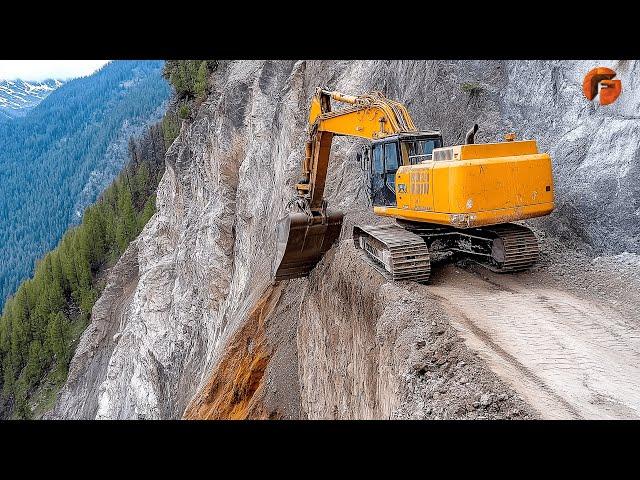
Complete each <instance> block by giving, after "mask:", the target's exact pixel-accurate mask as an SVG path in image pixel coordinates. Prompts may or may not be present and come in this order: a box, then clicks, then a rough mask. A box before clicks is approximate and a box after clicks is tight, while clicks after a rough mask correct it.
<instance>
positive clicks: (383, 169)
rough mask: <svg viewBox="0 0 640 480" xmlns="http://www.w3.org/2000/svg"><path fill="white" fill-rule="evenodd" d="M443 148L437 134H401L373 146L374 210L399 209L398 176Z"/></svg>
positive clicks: (370, 171) (372, 195)
mask: <svg viewBox="0 0 640 480" xmlns="http://www.w3.org/2000/svg"><path fill="white" fill-rule="evenodd" d="M440 147H442V136H441V135H440V133H438V132H419V133H414V132H411V133H400V134H398V135H392V136H390V137H385V138H383V139H381V140H378V141H374V142H372V143H371V153H370V154H369V155H370V161H369V162H367V163H368V167H369V168H368V170H369V176H370V180H371V199H372V202H373V205H374V206H380V207H390V206H395V205H396V185H395V180H396V172H397V171H398V168H400V166H402V165H415V164H417V163H420V162H423V161H427V160H431V158H432V155H433V149H434V148H440Z"/></svg>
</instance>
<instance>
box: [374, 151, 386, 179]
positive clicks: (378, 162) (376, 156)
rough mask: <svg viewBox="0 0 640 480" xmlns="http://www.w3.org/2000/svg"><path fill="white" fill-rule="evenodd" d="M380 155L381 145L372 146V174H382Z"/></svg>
mask: <svg viewBox="0 0 640 480" xmlns="http://www.w3.org/2000/svg"><path fill="white" fill-rule="evenodd" d="M382 153H383V152H382V145H374V146H373V173H377V174H381V173H384V160H383V157H382Z"/></svg>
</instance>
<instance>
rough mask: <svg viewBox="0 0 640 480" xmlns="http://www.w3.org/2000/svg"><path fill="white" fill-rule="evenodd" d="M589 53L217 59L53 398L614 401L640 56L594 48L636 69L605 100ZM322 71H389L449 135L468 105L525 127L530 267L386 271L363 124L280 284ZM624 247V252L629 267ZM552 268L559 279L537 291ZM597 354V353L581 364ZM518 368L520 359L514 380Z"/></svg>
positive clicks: (633, 193) (467, 117) (392, 83)
mask: <svg viewBox="0 0 640 480" xmlns="http://www.w3.org/2000/svg"><path fill="white" fill-rule="evenodd" d="M594 64H597V63H596V62H587V61H576V62H573V61H571V62H568V61H562V62H561V61H544V62H543V61H541V62H519V61H491V62H487V61H482V62H481V61H455V62H454V61H452V62H448V61H336V62H332V61H299V62H294V61H233V62H220V64H219V66H218V68H217V69H216V71H215V72H214V73H213V74H212V75H211V76H210V78H209V84H210V86H211V93H210V94H209V95H208V97H207V99H206V100H205V101H204V102H203V103H202V104H201V105H200V106H199V108H197V109H196V110H195V111H194V112H193V114H192V115H191V117H192V118H190V120H189V121H185V122H184V123H183V126H182V129H181V131H180V135H179V136H178V138H177V139H176V141H175V142H174V143H173V145H172V146H171V147H170V149H169V150H168V152H167V156H166V163H167V166H166V170H165V173H164V176H163V178H162V180H161V182H160V185H159V188H158V197H157V206H158V210H157V213H156V215H155V216H154V217H153V218H152V219H151V220H150V221H149V223H148V224H147V225H146V227H145V228H144V230H143V231H142V233H141V235H140V236H139V237H138V239H137V240H135V241H134V242H132V244H131V246H130V247H129V250H128V251H127V252H126V253H125V255H124V256H123V258H122V259H121V261H120V264H119V266H118V267H116V271H117V272H118V274H117V277H114V278H113V279H112V280H111V282H110V283H109V285H108V286H107V288H106V289H105V295H104V296H103V298H102V299H101V300H100V301H99V302H98V303H97V304H96V307H95V308H94V310H93V312H92V325H91V327H89V330H87V334H85V335H84V336H83V337H82V340H81V347H79V348H78V351H77V353H76V355H75V357H74V358H73V360H72V361H71V365H70V374H69V379H68V381H67V383H66V385H65V386H64V387H63V390H62V393H61V395H60V397H59V398H58V401H57V403H56V406H55V408H54V410H53V412H52V414H51V416H53V417H56V418H180V417H183V416H185V417H187V418H220V417H225V416H226V417H227V418H229V417H233V418H238V417H243V416H248V417H252V416H255V417H261V418H262V417H272V416H276V417H284V418H292V417H308V418H389V417H400V418H488V417H489V418H522V417H535V416H538V415H540V416H544V415H545V413H547V412H544V411H543V410H542V409H540V410H541V411H536V408H534V407H532V406H531V405H532V404H534V403H535V402H534V400H535V396H536V395H537V396H540V395H542V394H544V396H546V397H547V398H551V399H552V400H554V402H555V404H558V405H561V406H567V405H568V406H569V407H570V408H568V409H567V411H571V412H574V414H575V416H600V417H603V416H605V415H606V414H607V412H608V411H609V412H610V413H612V414H614V415H616V416H620V415H621V412H625V408H624V407H625V405H624V404H623V403H624V402H622V403H621V404H620V405H619V406H618V408H617V409H613V410H609V409H610V408H611V404H612V403H614V402H616V401H619V400H620V399H622V400H624V401H625V402H628V399H630V398H631V399H635V398H636V395H635V394H634V395H630V394H628V392H627V391H626V389H628V386H629V384H630V383H632V384H633V385H634V386H635V391H636V392H637V391H640V390H639V389H638V381H637V379H631V381H629V379H628V378H627V374H628V372H627V371H621V370H616V369H614V368H611V367H613V366H615V365H616V362H617V360H616V357H618V358H620V357H622V355H617V356H616V355H611V356H610V357H607V356H606V355H603V354H602V350H603V349H605V348H607V347H608V346H609V345H611V346H612V348H615V349H616V350H617V349H619V348H620V344H621V342H620V341H616V342H615V343H614V342H612V340H615V338H614V337H615V336H616V335H620V332H625V334H624V336H625V337H628V338H629V339H630V341H629V342H628V344H630V345H631V346H632V347H633V348H636V349H637V348H638V347H637V341H636V339H637V338H639V337H640V335H639V334H638V329H639V328H640V326H639V325H638V321H637V311H638V307H639V304H640V299H639V298H638V295H637V291H638V289H639V288H640V279H639V278H638V274H637V264H632V263H633V262H632V259H633V258H634V257H635V256H634V254H633V253H627V254H626V255H622V252H624V251H625V250H626V251H628V252H634V253H635V254H637V253H640V250H638V249H639V248H640V247H639V243H638V235H640V222H638V214H637V213H636V212H637V211H639V210H638V209H639V208H640V205H639V204H638V199H640V190H639V186H638V183H637V181H636V179H637V177H638V174H639V173H640V162H639V159H640V155H639V154H638V152H639V147H638V144H637V142H634V141H633V140H632V139H634V138H635V137H637V135H636V130H637V128H638V127H637V120H636V119H635V112H636V111H637V109H638V106H639V105H640V97H638V96H637V95H633V92H635V91H638V90H637V88H634V87H635V86H637V75H636V73H637V72H638V70H639V69H640V63H638V62H630V63H629V64H628V65H627V68H626V69H623V68H620V65H618V64H617V63H616V62H607V63H605V65H611V66H613V67H614V68H616V70H617V71H618V72H619V73H620V75H621V78H622V81H623V83H624V84H625V85H628V88H627V90H625V92H628V93H627V94H625V93H623V95H625V96H624V97H621V99H620V100H619V101H618V102H616V103H615V104H614V105H611V106H608V107H602V106H600V105H597V104H593V103H590V102H587V101H586V100H585V99H584V97H583V95H582V93H581V80H582V77H583V75H584V74H585V73H586V72H587V71H588V70H589V69H590V68H592V67H593V66H594ZM467 83H473V84H474V85H477V88H473V89H471V90H470V89H465V88H464V86H465V84H467ZM317 86H326V87H328V88H330V89H337V90H341V91H343V92H345V93H362V92H368V91H371V90H381V91H383V92H384V93H386V94H387V95H388V96H389V97H391V98H394V99H397V100H400V101H402V102H404V103H406V104H407V107H408V109H409V111H410V113H411V114H412V116H413V118H414V120H415V123H416V124H417V125H419V126H420V127H422V128H437V127H439V128H441V129H442V131H443V135H444V138H445V142H446V143H447V144H454V143H457V142H460V141H461V140H462V139H463V137H464V132H465V131H466V130H467V129H468V127H469V126H470V125H473V123H474V122H475V121H477V122H478V123H479V124H480V128H481V130H480V132H479V133H478V141H480V142H487V141H499V140H501V139H502V138H503V135H504V133H506V132H510V131H515V132H516V134H517V137H518V138H535V139H537V140H538V142H539V145H540V148H541V150H544V151H548V152H550V154H551V158H552V159H553V166H554V174H555V186H556V194H557V197H556V199H557V207H558V208H557V210H556V212H554V214H553V215H551V216H550V217H549V218H546V219H542V220H539V221H533V222H531V223H532V225H533V226H534V227H535V228H537V229H538V230H539V232H540V234H541V237H542V239H543V245H542V246H543V251H542V255H541V257H542V260H541V262H540V264H539V265H538V266H537V267H536V269H534V271H532V272H523V273H519V274H517V275H514V276H513V277H505V278H511V279H512V282H506V281H505V280H503V281H502V283H501V282H500V281H499V280H496V278H495V276H491V275H487V274H486V273H485V272H483V271H482V270H480V271H477V270H475V271H474V270H473V269H472V268H471V267H468V266H464V265H462V266H452V265H447V264H446V263H442V264H435V262H434V267H433V270H432V275H433V282H432V283H431V284H429V285H416V284H413V283H410V282H388V281H386V280H385V279H384V278H382V277H381V276H380V275H379V274H378V273H377V272H376V271H375V270H374V269H373V268H371V267H370V266H369V265H368V264H367V263H366V262H364V261H363V260H362V258H361V257H360V255H359V254H358V252H356V251H355V249H354V247H353V242H352V240H351V239H350V236H351V228H352V226H353V224H354V223H355V222H358V223H374V222H376V221H378V222H379V221H382V219H380V218H376V217H375V216H374V215H373V214H372V213H371V207H370V205H369V201H368V198H367V195H366V188H363V186H364V183H365V181H366V179H365V178H364V177H365V175H364V174H363V172H362V171H361V170H360V166H359V164H358V162H357V161H356V160H355V158H354V157H355V151H356V149H355V148H353V145H354V144H355V143H357V141H356V140H353V139H345V138H338V139H336V140H335V142H334V146H333V147H332V158H331V162H330V172H329V174H328V184H327V189H326V196H327V200H328V202H329V205H330V206H332V207H333V208H337V209H341V210H343V211H345V212H346V216H345V223H344V225H343V230H342V234H341V238H340V241H339V242H338V243H337V244H336V245H335V246H334V247H333V248H332V249H331V250H330V251H329V252H328V253H327V254H326V256H325V257H324V259H323V260H322V261H321V262H320V263H319V265H318V266H317V267H316V269H315V270H314V271H313V272H312V273H311V275H310V276H309V277H308V278H303V279H296V280H292V281H287V282H282V283H280V284H279V285H277V286H276V287H275V288H274V287H272V282H271V280H270V269H271V264H272V261H273V258H274V255H275V250H276V248H275V247H276V238H275V228H274V227H275V224H276V221H277V219H278V218H279V217H280V216H281V215H282V213H283V211H284V209H285V205H286V203H287V201H288V200H289V199H290V197H291V195H292V193H293V185H294V183H295V182H296V180H297V178H298V176H299V171H300V163H301V160H302V158H303V155H304V140H305V138H306V134H305V128H306V120H307V111H308V106H309V100H310V98H311V96H312V95H313V93H314V89H315V88H316V87H317ZM576 237H578V238H576ZM574 250H580V252H579V254H577V253H576V252H575V251H574ZM595 254H599V255H602V257H601V258H597V257H596V258H594V255H595ZM617 254H619V255H617ZM618 257H620V258H624V259H626V260H625V261H629V262H630V263H631V264H630V266H629V267H628V268H626V269H624V270H623V269H622V268H621V267H620V266H619V265H618V264H617V263H616V261H615V260H614V259H615V258H618ZM634 265H635V267H634ZM634 269H635V274H634V273H633V271H634ZM634 275H635V276H634ZM456 277H458V278H457V280H456ZM470 279H473V280H474V281H473V282H471V280H470ZM531 282H533V283H535V284H536V285H538V288H530V287H531ZM545 286H549V287H550V288H551V289H553V290H556V291H558V292H562V294H559V295H555V296H549V294H548V292H546V291H545V288H543V287H545ZM473 288H476V291H475V292H476V293H475V294H476V295H477V296H476V297H475V298H476V299H478V300H479V302H480V303H479V304H481V305H488V306H492V308H491V309H490V310H488V311H487V312H486V313H487V315H485V317H486V316H494V315H495V316H498V319H499V320H501V322H500V325H501V326H503V328H505V329H516V330H515V331H513V330H511V331H506V330H505V332H504V333H503V334H501V332H496V331H495V328H494V327H493V326H494V325H496V324H497V321H496V322H493V321H492V318H489V319H487V318H477V317H474V316H473V315H477V312H475V313H474V312H473V308H472V307H475V305H472V304H471V302H472V300H473V299H471V300H470V299H469V295H470V294H472V293H474V291H473ZM469 290H472V291H471V292H470V291H469ZM600 292H602V294H600ZM615 292H617V293H615ZM545 297H546V298H545ZM594 298H599V302H600V303H602V304H603V305H602V308H603V310H604V311H606V312H607V315H606V317H604V318H606V319H607V320H608V321H609V320H610V321H611V323H612V324H613V325H614V327H615V328H613V329H612V331H611V332H610V333H609V334H606V335H604V334H602V328H600V326H595V327H594V326H593V325H590V323H589V322H591V321H593V318H586V319H584V320H586V321H585V322H583V323H581V321H580V320H581V319H582V317H581V316H580V313H581V312H584V310H585V308H587V307H588V306H590V305H592V304H593V302H594ZM458 299H461V300H460V301H458ZM523 299H524V300H526V302H525V303H524V305H527V306H529V307H531V303H533V302H537V306H536V308H535V309H532V310H534V311H533V313H530V312H529V313H528V314H527V312H526V311H523V312H517V311H516V312H513V311H506V309H504V308H501V307H502V306H503V305H504V303H502V302H508V301H512V302H513V304H514V305H518V304H519V302H521V301H522V300H523ZM463 300H464V301H463ZM492 302H496V303H495V305H492ZM605 304H606V305H605ZM462 307H464V308H462ZM518 314H523V315H528V316H527V321H526V322H519V321H518V318H517V317H514V315H518ZM501 315H502V316H501ZM507 315H509V316H510V318H506V316H507ZM507 320H509V321H507ZM558 322H565V323H564V324H562V323H561V324H559V325H558V324H557V323H558ZM596 327H597V328H596ZM541 328H544V330H540V329H541ZM517 329H519V330H517ZM540 331H544V332H545V335H541V334H540ZM514 334H517V335H514ZM532 334H535V335H533V337H532V338H534V339H535V341H536V342H539V344H537V345H536V348H535V351H536V352H544V350H546V348H545V346H548V347H550V348H549V350H548V351H549V353H550V355H548V356H545V355H544V354H536V355H532V354H531V353H530V348H529V346H528V345H526V339H527V337H528V335H532ZM505 337H506V338H505ZM509 337H512V338H516V339H517V340H518V341H517V342H513V341H510V338H509ZM541 337H543V338H541ZM549 338H552V341H551V342H550V343H549V344H548V345H541V344H542V343H543V342H547V341H549ZM577 338H578V339H580V341H577V340H576V339H577ZM593 339H597V340H603V341H604V342H606V343H605V344H604V345H597V344H595V345H594V343H593V341H592V340H593ZM585 340H587V341H585ZM610 342H611V343H610ZM556 355H557V357H556ZM561 355H563V356H561ZM629 355H633V356H636V357H637V356H638V355H640V353H639V352H638V350H635V351H630V352H629V353H627V354H625V355H624V357H628V356H629ZM572 359H573V360H574V364H573V365H568V364H569V363H570V362H569V361H570V360H572ZM598 361H606V362H608V363H607V365H606V366H604V367H600V368H601V370H599V371H597V373H598V375H597V376H596V377H595V378H585V377H586V376H587V375H589V372H590V369H591V368H593V366H594V365H596V366H597V365H598ZM500 363H502V364H503V365H506V366H505V367H503V371H499V370H498V369H497V367H496V364H500ZM505 370H508V371H505ZM603 372H604V374H603ZM517 375H520V376H521V377H525V378H524V380H523V381H520V383H518V382H514V381H513V378H514V376H517ZM563 375H566V377H564V379H569V380H571V381H570V382H564V381H563ZM605 377H608V378H607V380H606V382H601V383H600V384H597V383H598V382H599V381H600V380H602V379H603V378H605ZM583 380H584V381H583ZM523 383H526V385H525V386H524V388H523V387H522V384H523ZM563 385H565V386H567V385H568V388H563V387H562V386H563ZM580 385H581V386H580ZM574 387H575V389H574ZM578 387H579V388H578ZM621 389H623V391H622V393H624V395H618V394H619V393H620V391H621ZM532 392H533V393H532ZM574 393H575V395H574ZM632 393H633V392H632ZM538 405H540V402H539V403H538ZM585 405H589V409H590V411H587V410H585V409H584V406H585ZM635 405H636V407H637V402H636V403H635ZM554 413H557V414H559V416H566V414H562V412H554ZM574 414H572V415H574ZM631 414H633V415H640V412H639V411H638V410H637V408H636V410H635V412H631V411H630V410H628V409H627V410H626V415H627V416H631Z"/></svg>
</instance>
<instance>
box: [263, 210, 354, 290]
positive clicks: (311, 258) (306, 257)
mask: <svg viewBox="0 0 640 480" xmlns="http://www.w3.org/2000/svg"><path fill="white" fill-rule="evenodd" d="M342 216H343V214H342V212H338V211H330V210H329V211H327V214H326V216H325V217H324V219H323V221H322V222H319V223H315V224H314V221H316V222H317V220H318V219H317V218H314V217H311V216H308V215H306V214H304V213H290V214H288V215H287V216H285V217H283V218H281V219H280V220H279V221H278V227H277V234H278V245H277V248H278V251H277V253H276V258H275V263H274V269H273V276H274V277H275V279H276V280H287V279H290V278H298V277H306V276H307V275H309V272H310V271H311V270H312V269H313V268H314V267H315V266H316V264H317V263H318V262H319V261H320V259H322V256H323V255H324V254H325V252H326V251H327V250H329V249H330V248H331V245H332V244H333V242H334V241H335V240H336V239H337V238H338V236H339V235H340V229H341V228H342Z"/></svg>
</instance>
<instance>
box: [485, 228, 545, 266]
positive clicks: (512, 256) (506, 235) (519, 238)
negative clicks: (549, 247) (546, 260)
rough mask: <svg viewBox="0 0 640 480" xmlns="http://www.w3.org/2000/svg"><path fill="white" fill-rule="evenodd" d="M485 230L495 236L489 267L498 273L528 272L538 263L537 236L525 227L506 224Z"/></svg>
mask: <svg viewBox="0 0 640 480" xmlns="http://www.w3.org/2000/svg"><path fill="white" fill-rule="evenodd" d="M483 230H486V231H488V232H491V233H492V234H494V235H495V238H494V239H493V242H492V245H491V260H492V262H491V263H490V264H487V266H488V267H489V268H490V269H491V270H493V271H496V272H517V271H519V270H526V269H527V268H529V267H530V266H531V265H533V264H534V263H536V261H537V260H538V255H539V253H540V249H539V247H538V239H537V238H536V236H535V234H534V233H533V232H532V231H531V230H530V229H528V228H527V227H525V226H522V225H516V224H514V223H505V224H502V225H496V226H495V227H486V228H484V229H483Z"/></svg>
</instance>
